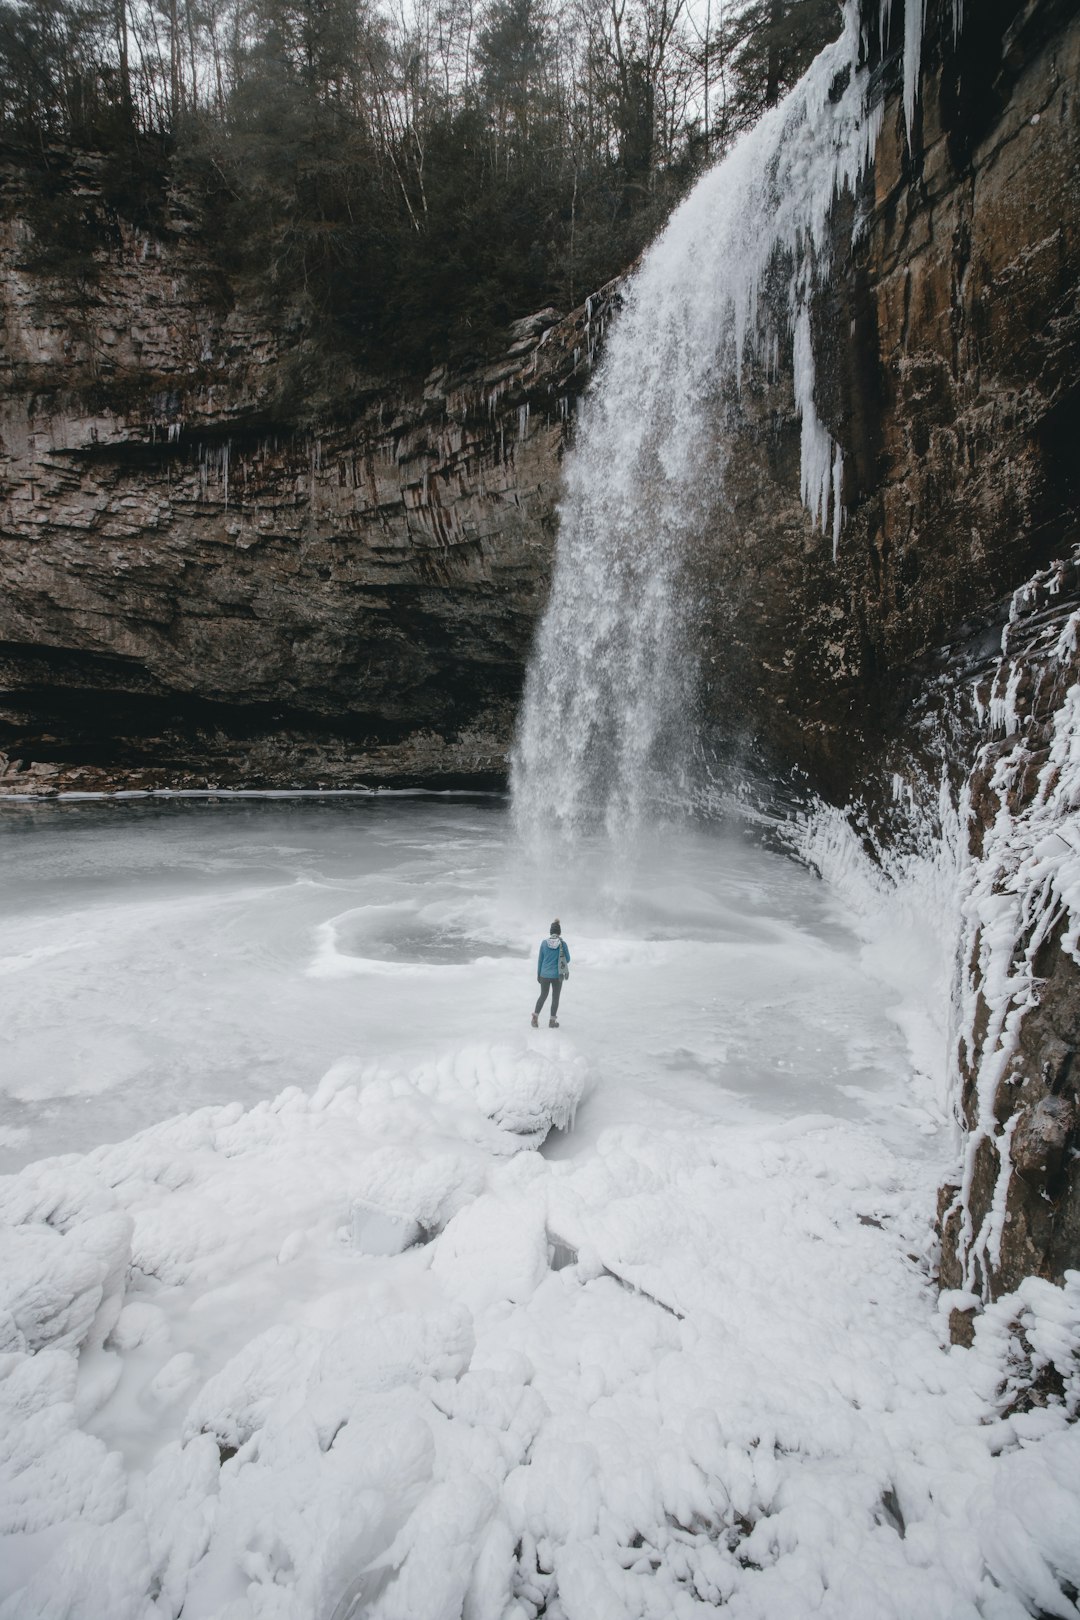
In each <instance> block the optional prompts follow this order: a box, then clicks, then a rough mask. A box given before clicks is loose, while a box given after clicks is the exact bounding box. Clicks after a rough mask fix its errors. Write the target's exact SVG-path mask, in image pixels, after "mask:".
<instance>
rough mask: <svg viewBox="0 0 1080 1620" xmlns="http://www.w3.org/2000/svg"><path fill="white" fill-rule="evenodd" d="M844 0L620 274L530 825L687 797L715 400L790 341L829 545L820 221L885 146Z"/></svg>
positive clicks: (525, 784)
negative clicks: (832, 29)
mask: <svg viewBox="0 0 1080 1620" xmlns="http://www.w3.org/2000/svg"><path fill="white" fill-rule="evenodd" d="M864 54H865V53H864V52H863V50H862V49H861V40H860V30H859V19H858V16H857V10H856V7H855V5H854V4H853V3H851V0H849V3H848V4H847V5H846V7H845V14H844V28H843V32H842V34H841V36H840V38H839V39H838V40H836V41H835V43H834V44H833V45H831V46H829V47H828V48H827V49H826V50H825V51H823V52H822V53H821V55H820V56H819V57H818V58H817V59H816V60H815V62H814V63H813V65H812V66H811V68H810V69H809V71H808V72H807V74H806V75H805V77H804V78H803V79H802V80H801V81H800V83H799V84H798V85H797V86H796V87H795V89H794V90H793V91H792V92H791V94H790V95H789V96H788V97H787V98H786V99H785V100H784V101H783V102H782V103H781V104H780V105H779V106H777V107H775V108H773V109H772V110H771V111H770V112H768V113H767V114H766V115H765V117H764V118H763V119H762V120H761V122H760V123H759V124H758V125H757V126H756V127H755V128H754V129H752V130H750V131H749V132H748V133H747V134H746V135H744V136H743V137H742V139H741V140H740V141H739V142H738V144H737V145H736V146H735V147H734V148H733V149H732V151H731V152H730V153H729V154H728V155H727V156H726V157H725V158H723V160H722V161H721V162H719V163H718V164H717V165H716V167H715V168H713V169H712V170H710V171H709V172H708V173H707V174H705V175H704V176H703V177H702V179H701V180H700V181H699V182H698V184H697V185H696V186H695V188H694V190H693V191H692V192H691V193H690V195H689V196H688V197H687V199H686V201H685V202H684V203H683V204H682V206H681V207H680V208H679V209H678V210H677V211H676V212H675V214H674V215H673V216H672V218H671V220H670V222H669V223H668V225H667V227H666V229H665V230H664V232H663V234H662V235H661V236H660V238H659V239H658V240H657V242H656V243H655V244H654V246H653V247H652V248H651V249H650V250H649V252H648V253H647V254H646V256H645V258H644V259H643V261H642V263H641V265H640V267H639V269H638V270H637V272H636V273H635V274H634V276H633V277H632V279H631V280H630V283H629V286H628V288H627V291H626V295H625V301H624V306H623V308H622V310H621V312H620V314H619V316H618V318H617V320H616V322H615V324H614V326H613V328H612V330H611V332H610V334H609V337H608V340H607V346H606V350H605V353H604V357H603V360H602V363H601V365H600V367H599V368H598V371H597V375H596V378H595V379H594V382H593V385H592V387H591V389H590V390H589V392H588V394H587V395H586V397H585V400H584V401H583V404H582V408H581V412H580V416H579V421H578V426H577V433H576V439H575V444H574V446H573V448H572V450H571V452H570V454H569V456H568V458H567V462H566V467H565V494H564V498H563V500H562V503H561V505H560V508H559V532H558V541H557V546H556V554H555V568H554V577H553V580H552V588H551V596H550V600H549V603H548V607H547V611H546V614H545V616H544V618H543V620H542V622H541V625H540V628H539V631H538V634H537V639H536V644H535V647H534V649H533V654H532V659H531V662H530V666H529V670H528V674H527V677H526V686H525V696H524V702H523V707H522V713H521V717H520V721H519V728H518V735H517V740H516V743H515V749H514V758H513V765H512V784H513V793H514V809H515V817H516V819H517V822H518V825H519V828H520V830H522V831H523V832H524V833H526V834H528V833H529V832H530V831H531V830H536V829H539V828H543V829H546V830H547V831H562V832H569V833H573V832H575V831H577V830H579V829H581V828H584V827H590V826H602V827H604V828H605V829H606V830H607V832H608V833H609V834H610V835H611V836H612V837H614V838H616V839H620V838H624V837H626V836H628V834H629V833H630V832H631V831H632V830H633V828H634V827H635V826H636V825H639V824H641V823H642V822H643V821H645V820H649V819H654V818H655V817H656V815H657V813H658V812H662V811H663V809H664V807H665V806H672V805H676V806H677V805H679V804H685V803H687V802H688V800H689V798H690V796H691V795H692V789H693V780H692V777H693V761H694V745H695V732H696V726H695V712H696V695H695V694H696V684H697V671H696V659H695V650H696V644H697V641H698V639H699V638H698V635H697V620H698V618H699V615H700V610H701V604H700V602H699V601H698V600H696V599H695V597H694V593H693V591H692V589H691V588H690V586H689V583H688V578H687V569H686V564H687V560H688V553H689V551H690V549H691V548H692V545H693V541H694V538H695V535H696V534H697V533H699V532H700V526H701V524H702V522H703V521H704V515H705V513H706V511H707V510H708V508H709V507H710V506H711V507H713V508H715V506H716V503H717V502H718V501H722V500H723V483H724V475H725V464H726V459H727V455H728V448H727V446H726V445H725V442H724V436H723V429H722V409H721V406H722V401H723V399H724V397H725V392H727V393H728V394H730V391H731V390H732V389H733V388H734V389H736V390H737V388H738V386H739V384H740V381H741V377H742V371H743V367H744V365H745V364H746V363H747V362H748V361H749V360H750V359H754V360H755V361H765V362H766V363H767V357H768V355H769V353H770V352H771V351H773V350H775V347H776V341H777V337H778V335H779V332H780V331H782V330H783V329H784V328H786V337H787V339H788V340H789V341H791V343H792V346H793V360H794V366H795V399H796V406H797V409H798V410H799V411H800V413H801V417H802V495H803V500H804V501H805V503H806V505H807V507H808V508H809V510H810V511H811V512H812V513H813V514H814V516H815V518H816V519H817V521H818V523H819V524H820V526H821V527H822V529H827V530H829V531H830V532H831V536H832V542H833V547H834V549H835V546H836V543H837V541H838V538H839V533H840V524H841V517H842V514H841V507H840V492H841V475H842V458H841V453H840V450H839V447H838V446H837V445H835V444H834V443H833V440H832V438H831V436H830V434H829V432H828V431H827V429H826V427H825V425H824V424H823V423H822V421H821V420H820V418H819V416H818V413H817V411H816V409H815V404H814V358H813V348H812V345H811V342H810V298H811V294H812V292H813V290H814V288H815V287H817V286H819V285H820V284H821V281H822V280H823V278H824V277H826V276H827V274H828V266H829V251H830V249H829V231H828V221H829V213H830V209H831V207H832V204H833V201H834V198H835V197H836V195H837V193H838V192H839V191H840V190H842V189H843V188H845V187H846V188H852V187H854V185H855V183H856V181H857V180H858V178H859V176H860V174H861V173H862V172H863V170H864V169H865V167H866V165H867V163H868V162H869V160H870V158H871V157H872V154H873V149H874V144H875V140H876V136H877V131H878V127H879V124H880V109H879V110H877V111H871V110H870V107H869V105H868V77H869V76H868V73H867V71H866V69H865V67H860V66H859V63H860V59H861V58H862V57H863V56H864Z"/></svg>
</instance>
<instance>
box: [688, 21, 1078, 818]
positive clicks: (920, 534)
mask: <svg viewBox="0 0 1080 1620" xmlns="http://www.w3.org/2000/svg"><path fill="white" fill-rule="evenodd" d="M866 9H867V35H868V38H870V39H871V40H874V39H876V32H877V28H878V9H879V8H878V7H877V5H876V4H875V5H871V6H868V7H867V8H866ZM967 23H968V26H967V27H966V28H965V30H964V32H963V33H962V34H961V36H960V38H959V40H958V41H957V40H954V38H953V32H952V8H951V6H949V5H947V4H935V3H934V0H931V4H930V5H929V6H928V8H927V34H926V38H925V41H924V66H925V71H924V74H923V78H922V86H921V95H920V99H919V101H918V102H917V103H916V109H917V111H916V123H915V128H914V131H913V134H912V140H911V144H910V147H909V142H908V136H907V132H906V129H905V123H904V116H903V110H902V106H901V96H900V91H899V84H898V77H899V71H900V64H899V58H898V56H897V55H896V51H897V50H898V48H899V44H900V41H901V40H902V36H903V11H902V8H901V7H900V6H895V7H893V18H892V35H891V38H890V40H889V41H888V49H887V52H886V59H885V60H884V61H880V62H878V63H877V64H876V66H875V72H876V73H877V75H878V76H879V77H880V79H881V81H882V82H883V84H884V86H885V102H884V111H883V125H882V131H881V135H880V137H879V139H878V142H877V147H876V157H875V163H874V166H873V169H872V172H871V175H870V177H869V180H868V183H867V186H866V189H865V194H864V195H863V196H862V197H861V198H860V199H858V202H857V204H856V210H855V211H853V210H852V209H851V208H850V207H848V206H846V205H845V206H843V207H841V208H838V209H837V210H836V211H835V219H834V234H835V249H834V252H835V256H836V269H835V272H834V275H833V278H832V281H831V283H830V285H829V286H828V288H827V289H826V290H825V292H824V293H823V294H822V295H821V298H820V300H819V304H818V307H817V310H816V322H815V361H816V371H817V378H818V394H819V403H820V405H821V408H822V411H823V414H824V416H825V417H826V419H827V422H828V425H829V427H830V429H831V431H832V433H833V435H834V437H835V438H836V439H837V441H838V442H839V443H840V445H841V446H842V447H843V451H844V479H843V501H844V505H845V508H846V513H847V516H846V522H845V526H844V529H843V532H842V534H841V536H840V541H839V547H838V551H837V556H836V560H835V562H834V560H833V556H832V543H831V536H825V535H822V534H820V533H817V532H815V530H814V526H813V524H812V523H811V521H810V519H809V518H808V516H807V515H806V513H805V512H803V511H802V509H801V507H800V505H799V501H798V454H799V451H798V438H799V427H798V423H797V421H796V419H795V415H794V408H793V399H792V390H791V386H790V382H789V380H788V379H787V378H784V377H781V378H780V379H771V380H769V379H764V378H762V377H760V376H758V377H752V378H751V379H750V383H749V386H748V387H746V388H744V390H743V394H742V396H741V398H740V399H738V400H737V401H733V402H731V403H730V410H729V420H730V421H733V422H734V424H735V427H736V431H737V433H738V440H737V449H736V452H735V453H734V454H732V455H731V456H730V457H729V459H728V463H727V469H726V473H725V480H726V490H725V493H726V497H727V501H726V504H725V506H724V507H723V508H722V509H719V510H717V511H716V512H715V513H714V514H713V516H712V520H711V524H710V526H709V527H708V529H707V532H705V533H704V534H703V536H702V544H701V557H700V559H699V568H700V569H701V571H702V573H703V575H704V577H705V582H706V595H707V598H708V602H709V607H708V617H709V628H708V633H707V638H706V639H707V643H708V646H709V652H710V654H711V653H713V652H715V653H716V654H717V658H716V660H715V668H716V673H715V674H714V673H713V668H712V666H707V667H706V671H705V677H706V707H707V710H708V712H709V716H710V718H711V720H712V723H713V724H714V726H715V728H716V730H717V734H718V736H719V737H720V738H721V739H723V740H726V741H730V742H732V743H738V742H739V741H741V740H745V739H752V740H754V741H756V742H757V743H758V744H759V745H760V746H761V747H762V748H763V750H764V751H765V752H766V753H767V754H768V755H770V756H771V757H772V759H773V760H775V761H780V762H781V763H787V762H791V761H794V762H797V763H798V764H799V765H801V766H802V767H803V769H805V770H806V771H807V772H808V774H809V776H810V778H811V780H812V782H813V783H814V784H815V785H817V786H818V787H819V788H821V789H822V790H824V791H825V792H826V793H827V794H828V795H829V796H830V797H833V798H835V799H838V800H840V801H841V802H842V801H843V800H844V799H846V798H848V797H850V796H854V795H858V794H859V793H861V792H862V791H863V790H864V788H865V782H866V778H867V776H868V775H869V774H871V773H872V772H873V770H874V768H875V767H876V765H877V764H878V762H879V761H880V760H881V758H882V756H883V754H884V753H885V752H886V751H887V749H888V748H889V746H890V745H891V743H892V742H893V741H894V740H895V739H896V738H897V737H899V736H902V735H903V734H904V733H905V732H907V731H910V729H911V727H912V713H913V704H914V703H915V702H916V701H917V700H918V698H919V695H920V692H921V690H922V688H923V686H924V684H925V680H926V674H927V661H928V660H929V661H932V662H934V663H935V664H936V667H937V668H938V669H940V668H941V667H942V659H943V658H944V659H946V660H947V658H948V653H947V651H946V649H948V648H949V647H952V648H954V649H956V650H959V648H960V646H961V644H963V645H964V647H965V649H966V650H965V653H964V656H965V657H967V656H969V655H970V653H971V649H972V647H973V644H974V641H976V640H977V638H978V635H979V634H980V632H981V630H982V629H983V628H985V627H990V630H991V636H990V647H989V649H987V650H990V651H992V650H993V643H994V642H995V641H996V635H995V634H994V633H993V632H994V626H995V624H996V623H998V622H999V620H1000V611H1001V603H1002V601H1003V600H1007V597H1008V593H1009V592H1011V591H1012V590H1014V589H1016V588H1018V587H1019V586H1020V585H1022V584H1023V583H1024V581H1025V580H1027V579H1029V578H1030V577H1031V576H1032V575H1033V574H1034V573H1035V571H1036V570H1037V569H1039V568H1041V567H1043V566H1045V565H1046V564H1047V563H1048V562H1049V561H1050V560H1051V559H1053V558H1055V557H1059V556H1062V555H1067V554H1068V552H1069V550H1070V547H1071V543H1072V541H1073V539H1074V538H1075V537H1076V535H1077V533H1078V532H1080V530H1078V528H1077V512H1078V510H1080V464H1078V462H1077V460H1076V457H1075V456H1074V454H1073V451H1072V449H1071V440H1072V436H1073V429H1072V428H1071V426H1070V424H1071V423H1072V422H1073V421H1074V420H1075V419H1080V310H1078V306H1077V286H1078V284H1080V98H1078V97H1077V94H1076V86H1077V84H1078V83H1080V22H1078V21H1077V18H1076V16H1075V8H1069V7H1065V6H1062V5H1061V4H1058V3H1056V0H1032V3H1031V4H1020V3H1019V0H995V4H994V5H993V6H992V7H990V8H989V14H987V8H983V12H982V13H981V14H980V16H979V17H978V18H976V17H975V16H974V14H971V15H969V17H968V19H967ZM855 212H857V213H858V215H859V217H860V219H861V221H862V224H861V229H860V230H859V232H858V234H857V240H856V244H855V246H854V247H853V248H852V247H851V246H850V243H851V239H852V226H853V224H854V222H855ZM979 656H980V657H985V656H986V650H984V651H983V652H982V653H981V654H979ZM725 660H727V664H726V666H725Z"/></svg>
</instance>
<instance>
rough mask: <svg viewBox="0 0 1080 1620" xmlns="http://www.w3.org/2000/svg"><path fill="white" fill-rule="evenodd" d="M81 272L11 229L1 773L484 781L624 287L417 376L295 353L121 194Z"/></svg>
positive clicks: (2, 491)
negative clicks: (595, 362) (577, 421)
mask: <svg viewBox="0 0 1080 1620" xmlns="http://www.w3.org/2000/svg"><path fill="white" fill-rule="evenodd" d="M54 161H55V163H56V164H58V165H60V166H62V167H64V168H65V169H66V172H65V174H64V183H65V184H66V186H67V187H68V188H69V189H70V192H71V193H72V194H73V195H75V196H77V197H79V198H81V200H82V203H83V206H84V209H85V210H86V212H87V213H88V214H89V215H90V217H91V219H92V220H93V221H94V222H95V223H96V224H97V226H98V237H99V239H100V245H99V246H98V247H97V249H96V251H95V254H94V260H95V262H94V265H93V271H94V274H93V277H92V279H91V280H90V281H89V283H88V284H87V283H86V282H85V280H84V282H83V284H82V285H81V286H74V285H73V284H72V281H71V278H70V276H69V275H68V274H67V273H66V272H65V271H63V270H60V271H42V270H41V269H38V268H35V267H34V258H35V246H36V244H35V241H34V236H33V232H32V230H31V228H30V226H29V224H28V223H27V217H26V215H27V209H26V207H25V206H24V205H25V201H26V198H25V177H24V176H23V175H21V174H20V172H19V171H18V170H17V169H16V168H13V167H10V166H9V168H8V169H7V171H6V174H5V176H4V179H5V198H4V201H5V206H4V208H3V216H4V217H3V221H2V229H0V269H2V275H3V282H4V287H5V296H4V307H3V325H2V328H0V366H2V368H3V376H4V395H3V403H2V405H0V502H2V504H0V559H2V570H3V579H4V591H3V596H2V598H0V684H2V687H3V694H4V695H3V697H2V698H0V749H2V750H3V755H4V764H3V766H2V767H0V785H2V786H3V787H5V788H7V789H8V790H18V791H42V790H44V791H48V790H50V789H56V788H67V789H97V788H108V787H127V788H133V787H139V788H141V787H160V786H174V787H183V786H205V785H207V784H215V785H222V786H224V785H234V786H236V785H246V786H253V787H258V786H278V787H280V786H289V785H303V786H315V785H325V786H351V785H358V784H370V783H373V782H375V783H394V784H397V785H405V784H409V783H417V782H424V783H426V784H428V785H431V786H449V785H453V784H471V785H481V784H484V785H491V784H494V783H501V782H502V781H503V780H504V777H505V769H506V750H507V744H508V739H509V736H510V732H511V729H512V724H513V716H514V711H515V707H516V703H517V698H518V694H519V690H520V685H521V680H522V675H523V669H524V663H525V659H526V657H527V653H528V647H529V643H530V639H531V634H532V627H533V624H534V622H535V619H536V616H537V614H538V612H539V609H540V606H541V604H542V600H543V594H544V589H545V585H546V580H547V577H548V572H549V566H550V558H551V550H552V537H553V532H554V522H555V518H554V506H555V501H556V498H557V493H558V476H559V465H560V459H561V453H562V447H563V441H564V437H565V434H566V431H567V424H568V420H569V416H570V410H571V405H572V402H573V400H574V398H575V397H576V395H577V393H578V392H579V391H580V389H581V387H582V386H583V384H584V382H585V380H586V379H587V377H588V375H589V369H590V365H591V362H592V358H593V354H594V351H595V348H596V345H597V343H598V341H599V339H600V336H601V334H602V331H603V324H604V320H605V317H606V314H607V312H608V310H609V306H610V302H611V298H612V296H614V294H613V290H611V289H608V290H607V291H605V292H601V293H599V294H598V295H597V296H596V298H594V299H592V300H590V301H589V303H588V304H586V305H585V306H584V307H583V308H582V309H580V310H577V311H576V312H574V313H573V314H571V315H570V316H568V317H566V318H565V319H564V318H561V317H560V316H559V314H558V312H557V311H555V310H546V311H542V312H540V313H539V314H537V315H534V316H532V317H526V318H524V319H522V320H521V321H519V322H517V323H516V325H515V327H514V328H513V329H512V330H511V331H510V333H509V334H508V339H507V345H508V346H507V352H506V353H505V354H502V355H498V356H494V357H493V358H492V359H490V360H489V361H488V362H487V363H485V364H477V365H476V366H474V367H472V368H470V369H466V370H465V371H464V372H462V373H461V374H459V375H450V374H449V373H448V372H447V371H446V370H445V369H442V370H439V371H436V372H434V373H433V374H432V375H430V376H429V377H427V378H426V379H425V380H424V381H423V382H412V383H410V382H409V381H408V380H407V379H406V380H402V379H390V380H388V379H385V378H383V379H378V378H362V377H361V378H355V377H350V379H349V388H348V393H349V394H350V395H351V397H352V398H353V399H355V400H358V404H357V405H356V406H355V407H354V409H353V411H352V413H351V415H350V419H349V420H348V421H347V423H346V424H345V425H341V424H338V425H336V426H335V425H330V426H327V427H326V428H324V429H322V430H318V429H316V428H313V427H311V426H307V425H305V426H302V427H301V426H298V425H297V424H298V423H306V422H307V421H308V418H309V414H310V413H309V411H308V409H307V408H306V407H307V402H306V400H305V399H304V398H303V397H302V396H301V395H298V393H297V392H296V385H295V383H294V381H293V378H294V376H295V375H296V373H297V372H298V370H300V369H301V368H300V367H299V366H298V361H299V360H300V359H301V358H302V357H300V356H298V355H297V353H296V352H295V348H294V347H293V346H292V345H291V339H290V334H289V333H288V331H281V330H278V329H275V327H274V326H273V324H272V323H271V321H270V319H269V317H268V315H267V314H266V312H265V311H262V310H260V309H259V308H257V307H255V308H253V307H251V306H250V305H249V304H247V303H245V302H244V301H243V300H241V299H239V298H237V297H236V296H235V295H234V294H233V292H232V290H231V289H230V288H229V287H228V286H227V285H226V284H225V283H224V282H223V281H222V279H221V278H220V277H219V276H216V275H215V274H214V273H213V269H212V267H211V266H208V265H207V264H206V263H205V262H204V261H203V260H202V259H201V258H200V256H199V253H198V251H197V250H196V248H195V247H194V246H193V245H192V241H191V234H190V221H189V220H188V218H187V216H186V214H185V211H184V208H183V199H182V197H181V196H172V197H170V198H169V199H168V206H167V209H166V213H165V217H164V219H163V220H162V221H161V222H159V224H158V226H157V229H156V231H155V232H153V233H151V232H150V231H148V230H147V229H146V228H145V227H143V228H137V227H136V226H134V225H133V224H131V223H130V222H128V221H125V220H124V219H123V218H122V217H119V216H118V215H116V214H115V212H110V211H109V210H108V209H107V207H106V204H105V201H104V197H103V186H102V173H101V171H102V162H101V160H97V159H95V158H93V157H92V156H90V157H87V156H83V157H81V158H77V159H72V158H71V157H70V155H66V154H63V153H59V152H58V153H56V154H55V155H54Z"/></svg>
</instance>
